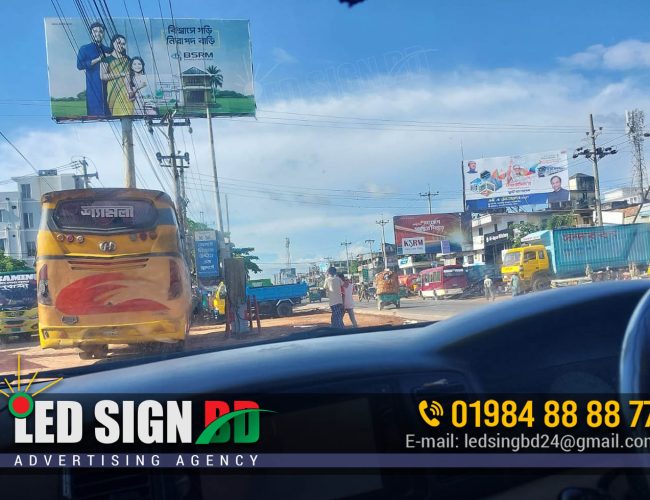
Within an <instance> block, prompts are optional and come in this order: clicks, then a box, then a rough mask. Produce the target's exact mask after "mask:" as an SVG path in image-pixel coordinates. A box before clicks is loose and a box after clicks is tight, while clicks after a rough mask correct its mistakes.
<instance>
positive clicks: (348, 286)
mask: <svg viewBox="0 0 650 500" xmlns="http://www.w3.org/2000/svg"><path fill="white" fill-rule="evenodd" d="M341 277H342V279H343V316H345V315H346V314H347V315H348V316H349V317H350V321H352V327H353V328H358V327H359V325H358V324H357V319H356V318H355V317H354V298H353V297H352V283H350V279H349V278H346V277H345V276H342V275H340V274H339V278H341ZM342 320H343V318H341V321H342Z"/></svg>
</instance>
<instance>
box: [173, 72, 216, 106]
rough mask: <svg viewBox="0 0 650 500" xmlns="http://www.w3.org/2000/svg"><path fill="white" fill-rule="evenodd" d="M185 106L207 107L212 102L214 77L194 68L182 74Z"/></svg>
mask: <svg viewBox="0 0 650 500" xmlns="http://www.w3.org/2000/svg"><path fill="white" fill-rule="evenodd" d="M181 80H182V82H183V84H182V87H183V100H184V102H185V106H201V107H205V106H207V105H208V104H209V103H210V102H211V100H212V75H211V74H210V73H208V72H207V71H203V70H202V69H199V68H196V67H194V66H192V67H191V68H189V69H186V70H185V71H183V73H182V74H181Z"/></svg>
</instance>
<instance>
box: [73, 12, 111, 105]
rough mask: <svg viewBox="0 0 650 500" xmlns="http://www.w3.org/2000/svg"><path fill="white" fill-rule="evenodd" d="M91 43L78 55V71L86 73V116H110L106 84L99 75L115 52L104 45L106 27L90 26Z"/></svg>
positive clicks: (94, 24) (80, 50) (101, 25)
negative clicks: (104, 60) (106, 60)
mask: <svg viewBox="0 0 650 500" xmlns="http://www.w3.org/2000/svg"><path fill="white" fill-rule="evenodd" d="M90 38H91V40H92V41H91V43H89V44H86V45H82V46H81V47H80V48H79V54H77V69H78V70H85V71H86V116H110V111H109V109H108V103H107V101H106V83H105V82H103V81H102V80H101V78H100V75H99V70H100V66H101V64H100V63H101V61H102V59H103V58H104V57H106V56H108V54H110V53H111V52H112V51H113V48H112V47H107V46H105V45H103V44H102V40H103V39H104V25H103V24H101V23H93V24H91V25H90Z"/></svg>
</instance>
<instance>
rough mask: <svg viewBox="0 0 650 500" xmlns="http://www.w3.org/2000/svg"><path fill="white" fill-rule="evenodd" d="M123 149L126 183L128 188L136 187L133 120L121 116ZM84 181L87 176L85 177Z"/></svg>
mask: <svg viewBox="0 0 650 500" xmlns="http://www.w3.org/2000/svg"><path fill="white" fill-rule="evenodd" d="M120 122H121V123H122V151H123V152H124V184H125V185H126V187H127V188H135V187H136V185H135V159H134V156H133V120H132V119H131V118H121V119H120ZM84 181H86V178H85V177H84Z"/></svg>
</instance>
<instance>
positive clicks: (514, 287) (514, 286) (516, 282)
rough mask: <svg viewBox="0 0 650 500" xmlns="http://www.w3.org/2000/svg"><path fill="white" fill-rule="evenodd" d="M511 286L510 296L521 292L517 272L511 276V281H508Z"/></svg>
mask: <svg viewBox="0 0 650 500" xmlns="http://www.w3.org/2000/svg"><path fill="white" fill-rule="evenodd" d="M510 286H511V288H512V296H513V297H516V296H517V295H519V294H520V293H521V278H520V277H519V275H518V274H515V275H513V276H512V281H511V282H510Z"/></svg>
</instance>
